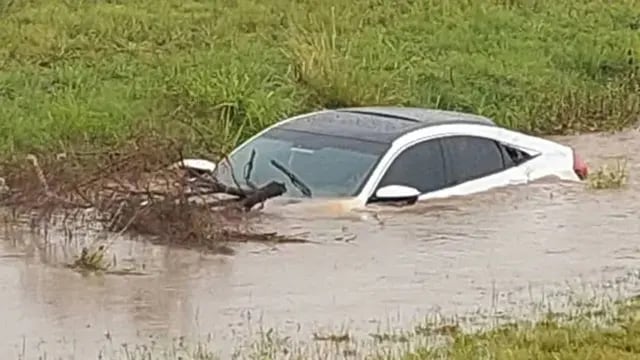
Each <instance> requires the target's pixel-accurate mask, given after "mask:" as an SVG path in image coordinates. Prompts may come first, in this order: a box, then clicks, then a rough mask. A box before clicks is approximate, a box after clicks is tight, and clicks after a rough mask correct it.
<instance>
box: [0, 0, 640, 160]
mask: <svg viewBox="0 0 640 360" xmlns="http://www.w3.org/2000/svg"><path fill="white" fill-rule="evenodd" d="M0 43H1V44H2V46H0V69H2V70H1V72H0V109H1V110H0V111H1V113H0V114H1V115H0V153H1V154H3V155H5V156H6V154H24V153H26V152H36V151H43V152H48V151H65V150H66V149H68V148H69V147H70V146H73V147H78V146H79V147H88V148H94V147H100V146H112V145H114V144H115V145H117V144H119V143H120V142H122V141H124V140H126V139H127V138H129V137H130V136H131V134H132V133H134V132H139V131H141V130H142V131H150V130H153V131H157V132H158V133H159V134H163V135H171V136H172V137H178V138H181V139H183V140H185V141H186V142H187V143H188V144H189V146H190V149H191V150H192V151H193V152H194V153H197V152H202V151H203V149H207V148H211V146H212V144H214V145H215V146H217V147H220V146H222V148H223V150H225V149H228V148H229V147H230V146H232V145H234V143H236V142H237V141H238V140H241V139H244V138H246V137H247V136H248V135H249V134H251V133H253V132H255V131H257V130H259V129H261V128H263V127H265V126H266V125H268V124H271V123H273V122H274V121H277V120H278V119H280V118H282V117H284V116H288V115H292V114H296V113H299V112H303V111H308V110H312V109H318V108H322V107H337V106H352V105H364V104H402V105H414V106H425V107H438V108H445V109H454V110H462V111H469V112H474V113H480V114H484V115H487V116H491V117H493V118H495V119H496V120H497V121H498V122H499V123H501V124H503V125H506V126H509V127H513V128H516V129H519V130H523V131H526V132H529V133H536V134H551V133H553V134H560V133H567V132H573V131H589V130H614V129H618V128H621V127H624V126H626V125H629V124H630V123H633V122H635V121H636V120H637V117H638V113H639V109H640V91H639V83H640V81H639V80H638V79H640V72H639V70H638V67H639V65H638V64H639V61H640V54H639V53H640V6H638V3H637V1H636V0H620V1H615V2H610V1H604V0H579V1H552V0H536V1H526V2H517V1H504V0H477V1H469V0H446V1H431V0H427V1H412V0H400V1H394V2H384V1H380V0H364V1H358V2H350V3H345V2H343V1H337V0H328V1H317V0H301V1H295V2H291V1H286V0H270V1H268V2H258V1H255V0H228V1H210V2H204V1H195V0H186V1H185V0H179V1H178V0H166V1H161V2H158V1H152V0H140V1H135V2H125V1H109V2H104V1H87V0H69V1H64V2H59V1H52V0H14V1H10V2H1V3H0ZM202 129H207V131H208V132H207V134H209V135H208V136H207V137H205V138H203V137H202V136H198V133H200V132H202Z"/></svg>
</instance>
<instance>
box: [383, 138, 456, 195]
mask: <svg viewBox="0 0 640 360" xmlns="http://www.w3.org/2000/svg"><path fill="white" fill-rule="evenodd" d="M446 182H447V179H446V175H445V166H444V157H443V153H442V147H441V146H440V140H439V139H431V140H427V141H423V142H419V143H417V144H415V145H412V146H410V147H408V148H406V149H404V150H403V151H402V152H401V153H400V154H399V155H398V156H397V157H396V158H395V159H394V160H393V161H392V162H391V165H389V167H388V168H387V170H386V171H385V173H384V175H383V176H382V179H381V180H380V182H379V183H378V186H377V187H376V190H377V189H380V188H381V187H384V186H388V185H404V186H410V187H413V188H415V189H417V190H418V191H420V193H422V194H426V193H429V192H433V191H438V190H440V189H442V188H443V187H445V186H446Z"/></svg>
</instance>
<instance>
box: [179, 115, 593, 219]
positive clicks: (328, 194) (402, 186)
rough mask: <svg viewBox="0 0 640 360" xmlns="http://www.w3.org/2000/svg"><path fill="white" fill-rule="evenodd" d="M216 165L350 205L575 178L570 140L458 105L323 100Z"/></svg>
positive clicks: (578, 174)
mask: <svg viewBox="0 0 640 360" xmlns="http://www.w3.org/2000/svg"><path fill="white" fill-rule="evenodd" d="M182 165H183V166H184V167H187V168H191V169H194V170H204V171H214V170H215V173H216V177H217V179H218V180H219V181H220V182H222V183H223V184H225V185H228V186H231V187H238V186H240V187H241V188H243V189H246V190H249V189H251V188H253V187H255V186H258V187H259V186H262V185H265V184H267V183H268V182H271V181H274V180H275V181H279V182H282V183H284V184H285V187H286V192H285V194H284V196H287V197H293V198H316V199H317V198H328V199H344V200H349V201H350V202H352V203H353V204H354V205H355V206H365V205H367V204H369V203H379V202H385V201H409V202H415V201H422V200H426V199H432V198H442V197H450V196H460V195H468V194H472V193H477V192H481V191H486V190H489V189H492V188H497V187H503V186H509V185H515V184H524V183H527V182H530V181H534V180H537V179H540V178H545V177H558V178H560V179H563V180H570V181H581V180H584V179H585V178H586V176H587V174H588V167H587V165H586V163H585V162H584V161H583V160H582V159H581V158H580V156H578V154H577V153H576V152H575V151H574V149H573V148H571V147H569V146H565V145H562V144H559V143H556V142H553V141H550V140H546V139H542V138H539V137H534V136H530V135H526V134H523V133H520V132H517V131H513V130H509V129H505V128H502V127H499V126H497V125H496V124H495V123H494V122H493V121H492V120H491V119H489V118H486V117H483V116H479V115H473V114H467V113H461V112H454V111H443V110H433V109H422V108H407V107H356V108H342V109H330V110H321V111H317V112H312V113H307V114H302V115H298V116H294V117H291V118H289V119H285V120H282V121H280V122H278V123H276V124H275V125H273V126H271V127H268V128H266V129H265V130H263V131H261V132H259V133H258V134H256V135H255V136H253V137H252V138H250V139H249V140H247V141H245V142H244V143H242V144H241V145H239V146H238V147H237V148H235V149H234V150H233V151H232V152H231V153H230V154H229V156H228V159H227V160H226V161H222V162H220V163H219V164H217V165H216V164H215V163H212V162H209V161H207V160H199V159H190V160H184V161H183V163H182Z"/></svg>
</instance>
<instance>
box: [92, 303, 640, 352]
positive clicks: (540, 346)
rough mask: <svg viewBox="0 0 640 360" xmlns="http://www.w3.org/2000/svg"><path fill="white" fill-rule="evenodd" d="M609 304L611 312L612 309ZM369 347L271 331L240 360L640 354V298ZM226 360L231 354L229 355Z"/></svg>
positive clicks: (160, 348) (442, 329)
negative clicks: (295, 337) (301, 340)
mask: <svg viewBox="0 0 640 360" xmlns="http://www.w3.org/2000/svg"><path fill="white" fill-rule="evenodd" d="M605 308H606V309H605ZM371 337H372V338H373V340H372V341H371V342H369V343H367V345H357V344H355V343H354V341H353V339H350V338H349V336H348V335H343V334H335V335H326V336H323V337H316V338H315V341H314V343H312V344H309V343H307V344H303V345H301V344H298V343H296V342H294V341H292V340H291V339H288V338H286V337H282V336H279V335H277V333H276V332H274V331H271V330H270V331H266V332H264V333H262V336H261V337H260V338H259V339H258V340H257V341H256V342H255V343H252V345H250V346H248V347H246V348H244V349H241V350H239V351H238V352H237V353H236V357H234V358H237V359H260V360H272V359H284V358H286V359H299V360H309V359H349V358H352V359H379V360H382V359H385V360H436V359H450V360H478V359H494V360H530V359H538V360H557V359H562V360H572V359H575V360H578V359H580V360H583V359H601V360H626V359H638V358H640V298H632V299H630V300H628V301H625V302H624V303H618V304H616V305H607V306H605V307H589V309H586V308H585V309H583V310H582V311H579V310H576V312H575V313H574V314H573V315H568V314H566V313H564V314H549V315H548V316H546V317H544V318H543V319H542V320H540V321H537V322H531V323H511V324H507V325H501V326H497V327H495V328H492V329H491V330H486V331H481V332H477V333H468V332H462V331H460V330H459V328H458V327H457V326H455V325H444V326H443V325H442V324H438V325H437V326H433V325H423V326H418V327H416V329H414V330H412V331H408V332H406V333H404V334H398V333H393V334H384V333H382V334H372V336H371ZM214 346H215V345H213V344H209V343H200V344H199V345H197V346H190V345H188V344H187V341H186V340H185V339H183V338H179V339H176V340H175V341H174V342H173V343H171V344H170V345H168V346H167V345H166V344H164V345H161V344H159V343H157V342H154V344H153V345H146V346H145V345H139V346H132V345H130V344H129V345H124V344H123V345H111V346H106V347H105V349H103V351H101V352H100V357H99V358H101V359H109V360H124V359H127V360H134V359H165V360H167V359H169V360H174V359H175V360H177V359H182V360H213V359H218V358H219V355H217V352H214V351H213V350H212V349H213V347H214ZM223 358H224V357H223Z"/></svg>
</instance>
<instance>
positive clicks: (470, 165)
mask: <svg viewBox="0 0 640 360" xmlns="http://www.w3.org/2000/svg"><path fill="white" fill-rule="evenodd" d="M441 145H442V151H443V156H444V160H445V169H446V171H445V174H446V179H447V180H446V186H445V191H443V192H439V193H437V194H430V195H431V196H430V197H438V196H454V195H467V194H471V193H475V192H480V191H485V190H488V189H491V188H494V187H500V186H506V185H513V184H519V183H524V182H526V180H527V174H526V171H525V168H524V167H520V166H517V165H520V164H521V163H522V162H524V161H526V160H527V158H526V157H525V158H522V157H523V156H526V154H524V153H521V152H517V151H516V152H515V153H514V149H510V148H508V147H505V146H504V145H502V144H500V143H499V142H497V141H495V140H493V139H489V138H484V137H480V136H466V135H455V136H447V137H443V138H441ZM514 154H515V155H514ZM516 155H517V156H520V158H518V157H516Z"/></svg>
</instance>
